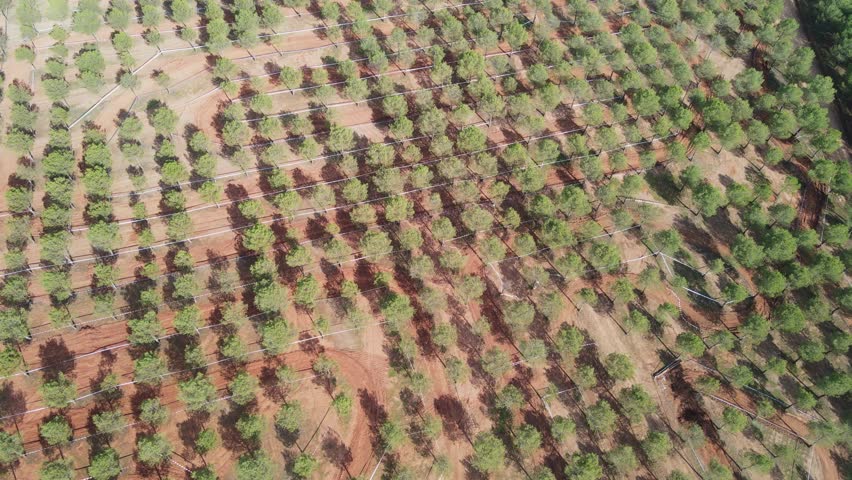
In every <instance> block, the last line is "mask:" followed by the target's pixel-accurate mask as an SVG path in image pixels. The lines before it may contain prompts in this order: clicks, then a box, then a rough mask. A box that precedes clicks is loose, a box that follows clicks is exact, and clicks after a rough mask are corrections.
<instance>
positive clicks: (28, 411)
mask: <svg viewBox="0 0 852 480" xmlns="http://www.w3.org/2000/svg"><path fill="white" fill-rule="evenodd" d="M385 323H387V320H382V321H380V322H376V323H372V324H368V325H362V326H358V327H352V328H347V329H343V330H338V331H335V332H329V333H326V334H323V335H316V336H313V337H308V338H301V339H299V340H295V341H293V342H290V343H288V344H287V345H285V347H290V346H293V345H301V344H303V343H307V342H312V341H314V340H322V339H323V338H325V337H330V336H333V335H339V334H342V333H348V332H353V331H356V330H362V329H365V328H367V327H376V326H381V325H384V324H385ZM267 351H269V348H259V349H256V350H251V351H249V352H246V353H244V354H242V355H240V356H239V357H226V358H222V359H219V360H216V361H214V362H210V363H207V364H205V365H202V366H199V367H193V368H185V369H182V370H175V371H171V372H166V373H164V374H162V375H160V376H158V377H157V378H161V379H162V378H166V377H170V376H173V375H178V374H181V373H186V372H191V371H195V370H201V369H204V368H207V367H210V366H213V365H218V364H221V363H226V362H229V361H233V360H236V359H237V358H246V357H248V356H250V355H254V354H257V353H264V352H267ZM294 352H297V350H293V351H290V352H282V353H280V354H277V355H275V356H279V355H287V354H289V353H294ZM137 383H140V382H139V381H138V380H131V381H128V382H123V383H119V384H118V385H116V386H114V387H112V388H109V389H102V390H97V391H94V392H90V393H87V394H86V395H82V396H80V397H77V398H75V399H73V400H71V401H70V402H68V403H69V404H71V403H76V402H79V401H81V400H85V399H87V398H90V397H93V396H95V395H98V394H101V393H104V392H106V391H110V390H115V389H121V388H123V387H126V386H129V385H135V384H137ZM45 410H51V408H50V407H38V408H34V409H30V410H26V411H23V412H18V413H12V414H9V415H5V416H2V417H0V420H8V419H10V418H17V417H21V416H24V415H28V414H31V413H38V412H42V411H45Z"/></svg>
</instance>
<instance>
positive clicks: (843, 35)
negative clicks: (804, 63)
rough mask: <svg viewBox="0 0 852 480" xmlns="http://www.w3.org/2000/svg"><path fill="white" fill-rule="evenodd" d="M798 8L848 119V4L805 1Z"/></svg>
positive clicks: (851, 9) (851, 69)
mask: <svg viewBox="0 0 852 480" xmlns="http://www.w3.org/2000/svg"><path fill="white" fill-rule="evenodd" d="M801 7H802V12H803V13H804V15H805V19H806V21H807V24H808V28H809V33H810V35H811V36H812V37H813V39H812V40H813V42H814V46H815V47H817V54H818V55H819V58H820V62H821V63H822V65H823V66H824V68H826V69H827V70H828V72H827V73H828V74H829V75H831V77H832V78H833V79H834V83H835V84H836V88H837V93H838V95H837V98H838V99H839V100H840V104H841V109H842V110H843V112H844V114H845V115H846V118H847V120H848V119H849V115H850V113H852V112H850V110H849V105H850V104H852V1H850V0H817V1H805V2H802V3H801ZM848 134H849V132H848V131H847V135H848Z"/></svg>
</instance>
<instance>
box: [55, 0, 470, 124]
mask: <svg viewBox="0 0 852 480" xmlns="http://www.w3.org/2000/svg"><path fill="white" fill-rule="evenodd" d="M480 3H481V2H474V3H469V4H462V5H459V6H467V5H478V4H480ZM457 7H458V6H447V7H442V8H441V9H439V10H446V9H449V8H457ZM409 15H410V14H408V13H406V14H395V15H386V16H384V17H375V18H369V19H367V21H368V22H376V21H379V20H387V19H393V18H399V17H406V16H409ZM355 23H356V22H343V23H339V24H335V25H323V26H320V27H313V28H303V29H299V30H288V31H286V32H276V33H272V34H261V35H258V36H257V37H256V38H258V39H264V38H271V37H277V36H283V35H290V34H296V33H305V32H315V31H319V30H326V29H328V28H331V27H344V26H350V25H354V24H355ZM229 43H231V44H234V43H238V40H230V41H229ZM200 48H206V46H202V45H196V46H191V47H183V48H172V49H165V50H159V49H158V51H157V53H155V54H154V55H152V56H151V58H149V59H148V60H147V61H146V62H145V63H143V64H142V65H140V66H139V67H137V68H135V69H134V70H132V71H131V73H132V74H133V75H136V74H137V73H138V72H139V71H141V70H142V69H143V68H144V67H146V66H147V65H148V64H149V63H151V62H152V61H153V60H155V59H156V58H159V57H160V56H161V55H165V54H167V53H175V52H185V51H189V50H198V49H200ZM119 88H120V86H119V85H117V84H116V85H115V86H114V87H113V88H112V89H111V90H110V91H108V92H107V93H106V94H104V96H102V97H101V98H100V100H98V101H97V102H96V103H95V104H94V105H92V106H91V107H89V109H88V110H86V111H85V112H83V114H81V115H80V116H79V117H78V118H77V119H76V120H74V121H73V122H71V124H70V125H68V129H69V130H70V129H72V128H74V126H76V125H77V124H78V123H79V122H80V121H82V120H83V119H84V118H85V117H87V116H88V115H89V114H90V113H91V112H92V111H93V110H94V109H95V108H97V107H98V106H99V105H100V104H101V103H103V102H104V100H106V99H107V98H108V97H110V96H111V95H112V94H113V93H115V91H116V90H118V89H119Z"/></svg>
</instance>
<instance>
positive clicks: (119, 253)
mask: <svg viewBox="0 0 852 480" xmlns="http://www.w3.org/2000/svg"><path fill="white" fill-rule="evenodd" d="M579 130H580V129H575V130H567V131H563V132H556V133H552V134H547V135H539V136H536V137H528V138H525V139H522V140H519V141H516V142H505V143H502V144H497V145H495V146H492V147H488V148H485V149H481V150H478V151H475V152H468V153H462V154H458V155H453V156H451V157H446V158H456V157H460V156H464V155H475V154H478V153H483V152H487V151H490V150H494V149H497V148H501V147H506V146H510V145H515V144H521V143H525V142H529V141H530V140H541V139H545V138H551V137H555V136H561V135H565V134H567V133H574V132H576V131H579ZM674 135H676V134H672V135H670V136H674ZM651 142H653V139H652V140H649V141H646V142H637V143H634V144H628V145H626V146H624V147H621V148H617V149H612V150H621V149H623V148H627V147H629V146H633V145H639V144H644V143H651ZM589 156H591V155H589ZM568 160H570V159H568ZM564 161H567V160H559V161H553V162H548V163H545V164H536V165H535V167H538V168H541V167H544V166H548V165H552V164H555V163H560V162H564ZM527 168H532V167H522V168H517V169H513V170H510V171H519V170H526V169H527ZM506 173H507V171H504V172H500V173H498V174H496V175H491V176H486V177H483V178H491V177H495V176H499V175H504V174H506ZM420 190H423V189H414V190H410V191H408V192H402V193H399V194H391V195H388V196H385V197H382V198H378V199H374V200H368V201H365V202H360V203H355V204H349V205H341V206H337V207H333V208H328V209H324V210H317V211H314V212H306V213H305V215H308V214H311V215H312V214H315V213H327V212H330V211H336V210H340V209H342V208H347V207H352V206H356V205H360V204H366V203H374V202H376V201H380V200H385V199H388V198H392V197H395V196H400V195H405V194H407V193H412V192H416V191H420ZM298 216H302V215H301V214H299V215H296V216H295V217H298ZM295 217H293V218H295ZM285 220H287V219H285V218H273V219H270V220H264V221H261V222H258V223H260V224H270V223H276V222H281V221H285ZM250 226H251V225H245V226H241V227H233V228H228V229H225V230H218V231H215V232H209V233H205V234H201V235H196V236H193V237H188V238H185V239H182V240H178V241H164V242H160V243H157V244H154V245H151V246H149V247H147V248H144V249H143V248H141V247H136V248H131V249H127V250H121V251H117V252H115V253H112V254H110V255H103V256H95V255H92V256H88V257H84V258H81V259H79V260H69V261H67V262H65V263H64V264H62V265H34V266H31V267H29V268H28V269H21V270H16V271H12V272H4V273H2V274H0V278H6V277H8V276H11V275H16V274H20V273H25V272H33V271H38V270H46V269H52V268H61V267H67V266H69V265H76V264H83V263H91V262H94V261H97V260H99V259H104V258H113V257H119V256H124V255H129V254H135V253H138V252H141V251H143V250H154V249H159V248H163V247H169V246H171V245H177V244H180V243H184V242H192V241H193V240H201V239H204V238H209V237H213V236H218V235H222V234H225V233H229V232H237V231H241V230H244V229H246V228H248V227H250Z"/></svg>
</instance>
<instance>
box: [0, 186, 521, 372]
mask: <svg viewBox="0 0 852 480" xmlns="http://www.w3.org/2000/svg"><path fill="white" fill-rule="evenodd" d="M445 185H447V183H444V184H441V185H440V186H445ZM521 195H523V196H525V195H526V193H523V192H522V193H521ZM489 204H491V202H489V201H487V200H482V201H479V202H469V203H463V204H456V205H452V206H450V207H448V208H444V209H442V210H440V212H433V211H427V212H422V213H420V214H417V215H415V216H414V217H411V218H410V219H409V220H412V221H413V220H414V219H416V218H419V217H425V216H432V215H434V214H440V213H446V212H449V211H451V210H458V209H460V208H463V207H465V206H468V205H489ZM530 222H532V220H527V221H525V222H522V224H526V223H530ZM393 225H395V223H394V222H386V223H376V224H373V225H370V226H369V227H367V228H366V229H362V228H357V229H353V230H350V231H348V232H342V233H338V234H336V235H333V236H332V237H333V238H336V237H344V236H347V235H350V234H353V233H363V232H367V231H371V230H377V229H382V228H384V227H392V226H393ZM499 228H501V227H494V228H492V229H490V230H488V231H492V230H495V229H499ZM466 236H467V235H462V236H459V237H456V238H454V239H451V241H452V240H457V239H459V238H464V237H466ZM325 240H327V239H326V238H321V239H307V240H304V241H301V242H299V245H306V244H313V243H315V242H320V241H325ZM272 249H273V250H280V251H283V249H281V248H279V247H276V246H273V247H272ZM404 251H406V250H396V251H392V252H387V253H401V252H404ZM260 255H261V254H260V253H252V254H245V255H240V256H237V257H234V258H229V259H226V260H223V261H221V262H217V264H218V263H227V262H230V261H236V260H240V259H244V258H251V257H257V256H260ZM350 255H351V254H350ZM364 258H369V257H367V256H362V257H355V258H354V259H350V260H345V261H340V262H336V263H337V264H338V265H342V264H347V263H352V262H357V261H359V260H363V259H364ZM321 263H322V261H321V260H320V261H319V262H313V263H311V264H309V265H312V267H311V268H309V269H304V267H303V270H302V273H303V274H304V273H307V272H312V271H315V270H316V269H317V267H321ZM213 266H214V264H209V263H208V264H204V265H200V266H199V267H197V268H195V269H193V274H194V272H195V271H197V270H198V269H200V268H208V267H211V268H212V267H213ZM178 274H180V272H170V273H167V274H163V275H160V276H158V277H156V278H155V279H152V280H155V281H156V280H158V279H161V278H171V277H173V276H176V275H178ZM140 281H141V280H133V281H130V282H126V283H124V284H121V285H119V286H118V287H117V288H115V289H114V290H116V289H118V288H126V287H127V286H129V285H133V284H135V283H138V282H140ZM257 283H259V282H247V283H243V284H240V285H237V286H234V287H233V288H232V291H236V290H239V289H242V288H245V287H249V286H252V285H255V284H257ZM374 290H379V289H368V290H365V291H362V293H367V292H371V291H374ZM81 291H85V290H75V292H81ZM88 291H94V289H93V288H90V289H88ZM215 294H216V292H214V291H207V292H204V293H200V294H198V295H194V296H193V297H192V300H193V302H194V301H196V300H198V299H201V298H205V297H208V296H212V295H215ZM337 298H340V297H326V298H323V299H320V300H333V299H337ZM171 303H172V302H162V303H160V304H158V305H156V306H155V307H154V309H155V310H157V309H159V308H160V307H166V306H169V305H170V304H171ZM150 310H151V309H150V308H139V309H135V310H129V311H124V312H118V313H114V314H112V315H109V316H106V317H100V318H96V319H92V320H87V321H84V322H74V323H73V324H69V325H65V326H62V327H54V328H51V329H47V330H39V331H37V332H34V333H31V334H30V338H35V337H39V336H43V335H47V334H49V333H53V332H58V331H62V330H68V329H74V330H77V329H79V328H80V327H81V326H84V325H89V324H92V323H98V322H101V321H104V320H109V319H114V320H117V317H125V316H129V315H133V314H134V313H140V312H147V311H150ZM75 318H80V317H75ZM171 336H173V335H167V336H166V337H161V339H162V338H168V337H171ZM92 353H97V352H92ZM87 355H88V354H87ZM83 356H86V355H83ZM75 358H76V357H75ZM29 371H32V370H29ZM29 371H28V372H29ZM0 379H2V378H0Z"/></svg>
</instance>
